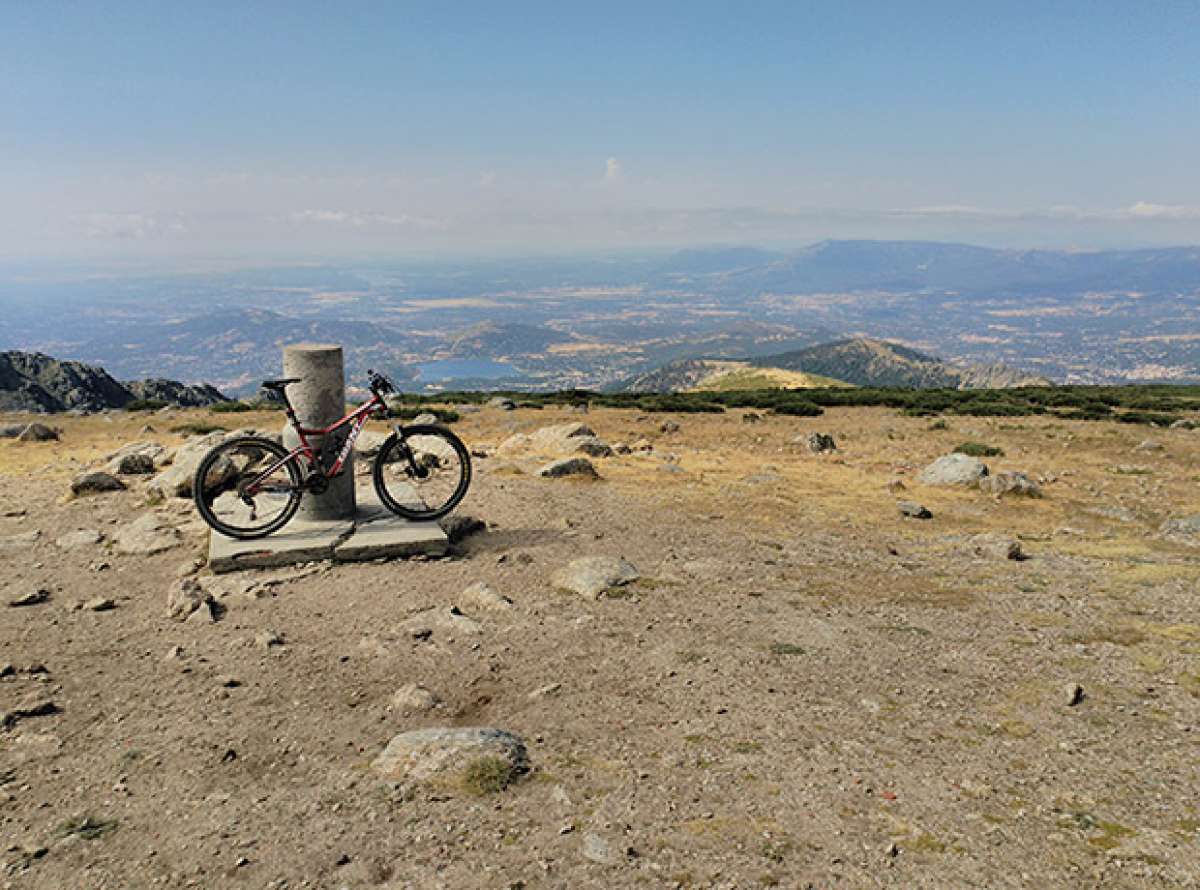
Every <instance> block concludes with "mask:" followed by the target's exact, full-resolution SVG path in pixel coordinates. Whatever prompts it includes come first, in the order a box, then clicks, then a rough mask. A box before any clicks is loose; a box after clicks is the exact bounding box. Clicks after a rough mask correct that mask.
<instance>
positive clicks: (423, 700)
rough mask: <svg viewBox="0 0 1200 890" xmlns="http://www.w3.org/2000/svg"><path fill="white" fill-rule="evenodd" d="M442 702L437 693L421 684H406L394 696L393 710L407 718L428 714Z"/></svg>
mask: <svg viewBox="0 0 1200 890" xmlns="http://www.w3.org/2000/svg"><path fill="white" fill-rule="evenodd" d="M440 702H441V699H440V698H438V696H437V694H436V693H434V692H432V691H431V690H429V689H426V688H425V687H424V686H422V685H420V684H419V683H406V684H405V685H403V686H401V687H400V688H399V689H397V690H396V691H395V693H393V694H392V710H394V711H396V712H398V713H400V714H403V715H405V716H408V715H411V714H426V713H428V712H429V711H432V710H433V709H434V708H436V707H437V706H438V704H439V703H440Z"/></svg>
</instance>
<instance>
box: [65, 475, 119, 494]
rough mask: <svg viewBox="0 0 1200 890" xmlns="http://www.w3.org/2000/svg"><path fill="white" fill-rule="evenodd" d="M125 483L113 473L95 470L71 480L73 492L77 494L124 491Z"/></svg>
mask: <svg viewBox="0 0 1200 890" xmlns="http://www.w3.org/2000/svg"><path fill="white" fill-rule="evenodd" d="M124 490H125V483H124V482H122V481H121V480H120V479H118V478H117V477H116V476H114V475H112V474H111V473H103V472H99V471H93V472H91V473H83V474H82V475H79V476H76V477H75V478H74V479H73V480H72V481H71V493H72V494H75V495H84V494H101V493H103V492H108V491H124Z"/></svg>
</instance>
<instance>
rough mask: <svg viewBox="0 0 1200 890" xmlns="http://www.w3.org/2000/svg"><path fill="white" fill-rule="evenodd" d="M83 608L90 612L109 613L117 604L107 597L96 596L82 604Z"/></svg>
mask: <svg viewBox="0 0 1200 890" xmlns="http://www.w3.org/2000/svg"><path fill="white" fill-rule="evenodd" d="M83 607H84V608H85V609H87V610H88V611H90V612H110V611H112V610H113V609H115V608H116V607H117V604H116V603H114V602H113V601H112V600H110V599H109V598H108V597H104V596H96V597H92V598H91V599H90V600H88V601H87V602H86V603H84V604H83Z"/></svg>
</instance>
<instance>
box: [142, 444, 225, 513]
mask: <svg viewBox="0 0 1200 890" xmlns="http://www.w3.org/2000/svg"><path fill="white" fill-rule="evenodd" d="M241 432H242V431H241V430H238V431H236V432H235V433H227V432H225V431H224V430H218V431H216V432H213V433H209V434H207V435H204V436H193V437H192V438H190V439H188V440H187V441H186V442H184V443H183V444H182V445H180V446H179V448H178V449H177V450H176V452H175V459H174V461H173V462H172V463H171V466H169V467H167V469H165V470H164V471H163V472H161V473H159V474H158V475H157V476H155V477H154V479H152V480H151V481H150V486H149V488H150V490H151V491H152V492H155V493H156V494H158V495H159V496H161V497H164V498H166V497H182V498H186V497H191V496H192V477H193V476H195V475H196V468H197V467H199V466H200V461H202V460H204V456H205V455H206V454H208V452H210V451H212V449H214V448H216V447H217V446H218V445H220V444H221V443H222V442H224V441H225V439H226V438H227V437H232V436H234V435H237V434H240V433H241ZM233 470H234V468H233V465H232V464H230V465H229V467H228V471H229V472H230V473H232V472H233ZM210 478H215V477H210Z"/></svg>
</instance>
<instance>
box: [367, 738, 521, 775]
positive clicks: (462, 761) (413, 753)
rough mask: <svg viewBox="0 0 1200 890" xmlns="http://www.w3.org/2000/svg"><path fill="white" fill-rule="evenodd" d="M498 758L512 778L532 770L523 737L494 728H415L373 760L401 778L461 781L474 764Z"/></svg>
mask: <svg viewBox="0 0 1200 890" xmlns="http://www.w3.org/2000/svg"><path fill="white" fill-rule="evenodd" d="M485 758H486V759H488V760H492V759H496V760H499V761H500V762H501V763H502V764H504V765H506V766H507V767H508V770H509V776H510V778H514V777H516V776H517V775H520V774H522V773H525V772H527V771H528V770H529V756H528V754H527V752H526V750H525V742H524V741H523V740H522V739H521V737H520V736H518V735H515V734H513V733H511V732H506V731H505V730H503V729H494V728H492V727H447V728H438V727H435V728H430V729H415V730H412V731H410V732H402V733H400V734H399V735H396V736H393V737H392V740H391V741H390V742H388V744H387V747H386V748H384V750H383V753H381V754H380V755H379V756H378V757H376V758H375V760H373V761H372V762H371V768H372V769H373V770H374V771H375V772H377V773H379V774H380V775H382V776H384V777H386V778H389V779H393V780H400V781H410V782H427V781H430V780H441V781H445V782H450V783H453V782H456V781H458V782H461V781H462V779H463V778H465V777H466V775H467V771H468V770H469V769H470V767H471V766H472V764H475V763H477V762H479V761H480V760H483V759H485Z"/></svg>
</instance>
